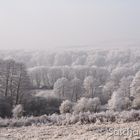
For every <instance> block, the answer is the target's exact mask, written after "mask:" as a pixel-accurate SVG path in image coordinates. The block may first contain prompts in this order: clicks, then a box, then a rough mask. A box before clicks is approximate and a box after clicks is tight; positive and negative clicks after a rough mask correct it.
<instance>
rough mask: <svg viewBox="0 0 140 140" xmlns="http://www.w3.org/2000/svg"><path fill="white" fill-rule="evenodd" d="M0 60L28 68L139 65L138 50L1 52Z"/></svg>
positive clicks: (139, 55) (139, 56) (139, 52)
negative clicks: (10, 61) (22, 64)
mask: <svg viewBox="0 0 140 140" xmlns="http://www.w3.org/2000/svg"><path fill="white" fill-rule="evenodd" d="M0 58H2V59H9V58H10V59H11V58H12V59H14V60H16V61H18V62H22V63H25V64H26V66H27V67H28V68H31V67H35V66H51V67H52V66H66V65H67V66H76V65H82V66H83V65H85V66H93V65H95V66H98V67H107V66H111V65H112V66H116V65H118V64H121V65H124V64H127V63H133V64H134V63H137V62H138V63H139V60H140V51H139V49H137V50H136V49H135V50H133V49H131V50H113V49H112V50H111V49H110V50H107V49H104V50H103V49H102V50H94V49H93V50H92V49H90V50H86V49H79V50H77V51H74V50H67V51H66V50H65V51H64V50H57V52H55V51H54V52H50V51H23V50H22V51H20V50H19V51H1V52H0Z"/></svg>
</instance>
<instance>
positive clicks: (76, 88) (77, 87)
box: [70, 78, 83, 102]
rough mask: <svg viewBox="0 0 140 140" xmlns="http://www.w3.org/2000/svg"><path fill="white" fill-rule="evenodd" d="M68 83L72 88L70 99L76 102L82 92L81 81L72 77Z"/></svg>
mask: <svg viewBox="0 0 140 140" xmlns="http://www.w3.org/2000/svg"><path fill="white" fill-rule="evenodd" d="M70 85H71V90H72V91H71V92H72V97H71V100H72V101H75V102H76V101H77V100H78V99H79V98H80V97H81V96H82V94H83V87H82V86H83V85H82V81H81V80H80V79H78V78H74V79H73V80H71V83H70Z"/></svg>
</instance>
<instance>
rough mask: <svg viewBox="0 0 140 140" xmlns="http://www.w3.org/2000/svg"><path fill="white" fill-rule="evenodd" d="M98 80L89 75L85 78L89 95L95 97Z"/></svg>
mask: <svg viewBox="0 0 140 140" xmlns="http://www.w3.org/2000/svg"><path fill="white" fill-rule="evenodd" d="M96 82H97V81H96V80H95V79H94V78H93V77H92V76H88V77H86V78H85V80H84V88H85V90H86V93H87V96H88V97H91V98H93V97H94V94H95V89H96Z"/></svg>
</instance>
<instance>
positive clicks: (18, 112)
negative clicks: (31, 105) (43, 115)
mask: <svg viewBox="0 0 140 140" xmlns="http://www.w3.org/2000/svg"><path fill="white" fill-rule="evenodd" d="M23 112H24V111H23V106H22V105H20V104H19V105H16V106H15V108H14V109H13V110H12V113H13V117H14V118H21V117H22V116H23Z"/></svg>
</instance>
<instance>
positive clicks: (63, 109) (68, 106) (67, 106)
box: [59, 100, 73, 113]
mask: <svg viewBox="0 0 140 140" xmlns="http://www.w3.org/2000/svg"><path fill="white" fill-rule="evenodd" d="M59 110H60V113H71V112H72V110H73V103H72V102H71V101H69V100H65V101H63V102H62V104H61V106H60V107H59Z"/></svg>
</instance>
